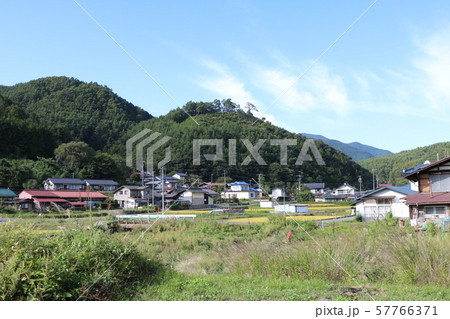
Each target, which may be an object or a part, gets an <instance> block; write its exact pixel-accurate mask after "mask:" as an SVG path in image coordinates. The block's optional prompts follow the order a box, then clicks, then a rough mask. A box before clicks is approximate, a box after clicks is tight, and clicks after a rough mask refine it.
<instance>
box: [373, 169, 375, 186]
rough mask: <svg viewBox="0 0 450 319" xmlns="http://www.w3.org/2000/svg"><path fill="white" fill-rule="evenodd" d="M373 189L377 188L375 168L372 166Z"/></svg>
mask: <svg viewBox="0 0 450 319" xmlns="http://www.w3.org/2000/svg"><path fill="white" fill-rule="evenodd" d="M372 190H375V168H372Z"/></svg>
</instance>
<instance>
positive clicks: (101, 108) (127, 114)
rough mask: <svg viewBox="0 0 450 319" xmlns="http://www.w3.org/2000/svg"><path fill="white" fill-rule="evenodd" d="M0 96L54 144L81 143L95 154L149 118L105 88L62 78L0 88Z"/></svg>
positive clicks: (141, 110)
mask: <svg viewBox="0 0 450 319" xmlns="http://www.w3.org/2000/svg"><path fill="white" fill-rule="evenodd" d="M0 94H2V95H3V96H4V97H6V98H7V99H8V100H10V101H12V102H13V103H15V104H16V105H17V106H18V108H15V109H16V111H17V112H19V113H20V114H22V115H23V117H26V118H28V119H29V120H30V121H31V122H33V123H35V124H38V125H40V126H43V127H46V128H47V129H48V130H50V131H52V132H53V134H54V135H55V136H56V138H57V139H58V140H60V141H70V140H78V141H84V142H86V143H88V144H89V145H90V146H91V147H93V148H94V149H96V150H106V149H107V148H108V146H109V145H111V144H113V143H114V142H115V141H116V140H117V139H118V138H119V137H120V136H121V135H123V134H125V133H126V132H127V131H128V130H129V129H130V128H131V127H132V126H134V125H135V124H136V123H139V122H141V121H143V120H148V119H150V118H151V117H152V116H151V115H150V114H148V113H147V112H146V111H144V110H143V109H141V108H139V107H136V106H134V105H133V104H131V103H130V102H127V101H126V100H124V99H123V98H121V97H119V96H118V95H117V94H115V93H114V92H112V90H111V89H109V88H108V87H106V86H102V85H99V84H97V83H92V82H91V83H85V82H82V81H79V80H77V79H74V78H68V77H63V76H61V77H47V78H41V79H37V80H33V81H30V82H27V83H21V84H17V85H14V86H0Z"/></svg>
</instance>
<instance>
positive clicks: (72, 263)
mask: <svg viewBox="0 0 450 319" xmlns="http://www.w3.org/2000/svg"><path fill="white" fill-rule="evenodd" d="M267 215H269V216H265V217H264V218H267V221H266V222H265V223H262V224H256V223H251V224H230V223H218V222H217V221H216V220H207V219H200V220H199V221H192V220H178V221H174V220H172V221H158V222H156V223H154V224H151V225H142V226H141V227H138V228H136V229H134V230H133V231H127V232H125V231H119V232H116V233H110V232H109V231H106V230H96V229H95V227H93V225H94V223H95V222H96V221H103V222H108V221H110V220H112V218H110V217H93V218H92V219H91V220H90V219H89V218H83V219H71V220H67V219H64V220H50V221H49V220H45V221H43V219H42V218H39V219H34V220H33V219H16V220H15V221H14V222H9V223H6V224H1V225H0V228H1V230H0V244H1V246H0V247H1V251H2V254H0V265H1V268H0V269H1V270H0V299H2V300H77V299H78V300H373V299H374V300H449V298H450V287H449V282H450V270H449V269H450V261H449V260H448V258H447V256H448V255H449V254H450V245H449V244H450V241H449V240H450V239H449V236H448V234H446V236H442V234H440V233H438V234H437V235H429V236H426V234H416V233H414V229H412V228H411V227H405V228H400V227H398V225H396V220H394V219H392V220H387V221H380V222H367V223H366V222H352V223H332V224H329V225H328V224H327V225H326V226H325V228H324V229H323V230H322V229H321V228H320V227H318V225H317V224H316V223H315V222H314V221H299V220H292V219H286V218H284V217H283V216H281V215H278V214H277V215H275V214H271V213H268V214H267ZM202 216H203V215H202ZM199 217H200V216H199ZM306 217H316V216H306ZM300 225H301V227H300ZM302 229H305V230H307V231H308V234H309V235H310V236H311V237H312V238H314V240H312V238H311V237H309V235H307V234H306V233H305V232H304V231H303V230H302ZM289 230H293V237H292V241H291V243H289V244H288V243H287V241H286V234H287V232H288V231H289ZM330 256H333V259H334V260H335V261H337V262H338V263H339V265H340V266H338V265H337V264H336V263H335V262H334V261H333V259H331V258H330ZM114 260H117V263H115V264H112V261H114ZM341 266H342V268H343V269H345V272H344V271H343V270H342V268H341ZM91 285H92V288H91V289H89V290H86V288H87V287H89V286H91Z"/></svg>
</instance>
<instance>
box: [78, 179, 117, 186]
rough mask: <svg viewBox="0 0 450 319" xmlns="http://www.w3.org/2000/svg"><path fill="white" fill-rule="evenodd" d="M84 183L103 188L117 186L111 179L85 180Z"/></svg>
mask: <svg viewBox="0 0 450 319" xmlns="http://www.w3.org/2000/svg"><path fill="white" fill-rule="evenodd" d="M85 181H86V183H88V184H89V185H105V186H118V185H119V183H117V182H115V181H113V180H111V179H86V180H85Z"/></svg>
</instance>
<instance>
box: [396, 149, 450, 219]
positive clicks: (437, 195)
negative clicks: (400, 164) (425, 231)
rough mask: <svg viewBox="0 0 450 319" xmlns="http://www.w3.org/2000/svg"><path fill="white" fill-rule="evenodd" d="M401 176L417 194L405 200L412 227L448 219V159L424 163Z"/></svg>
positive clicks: (449, 187) (449, 171)
mask: <svg viewBox="0 0 450 319" xmlns="http://www.w3.org/2000/svg"><path fill="white" fill-rule="evenodd" d="M402 174H403V177H404V178H406V179H408V180H409V181H410V183H412V184H413V185H414V187H416V188H417V190H418V192H419V193H418V194H410V195H408V196H407V198H406V205H408V206H409V214H410V220H411V225H412V226H416V225H417V226H420V225H424V224H427V223H428V222H429V221H434V222H437V223H443V222H444V220H448V219H449V218H450V157H446V158H444V159H442V160H439V161H436V162H434V163H429V162H425V163H424V164H421V165H418V166H416V167H413V168H411V169H408V170H404V171H403V173H402Z"/></svg>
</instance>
